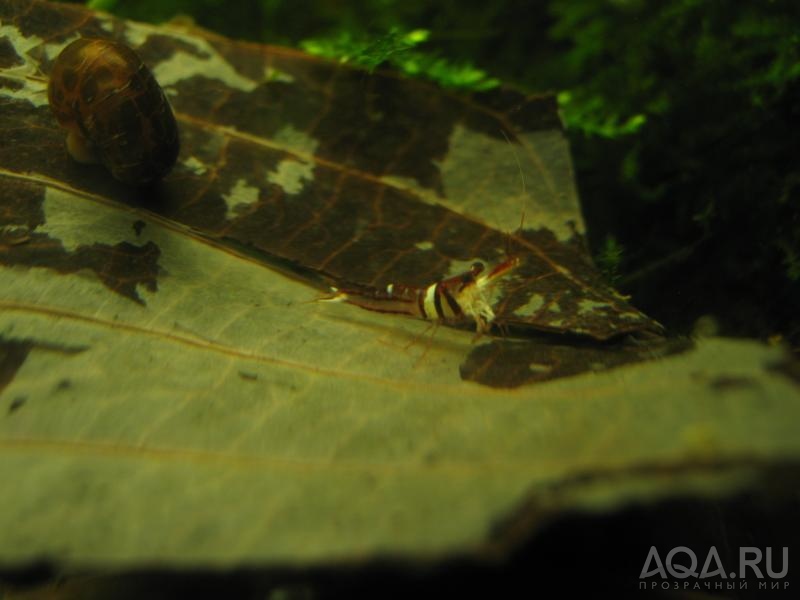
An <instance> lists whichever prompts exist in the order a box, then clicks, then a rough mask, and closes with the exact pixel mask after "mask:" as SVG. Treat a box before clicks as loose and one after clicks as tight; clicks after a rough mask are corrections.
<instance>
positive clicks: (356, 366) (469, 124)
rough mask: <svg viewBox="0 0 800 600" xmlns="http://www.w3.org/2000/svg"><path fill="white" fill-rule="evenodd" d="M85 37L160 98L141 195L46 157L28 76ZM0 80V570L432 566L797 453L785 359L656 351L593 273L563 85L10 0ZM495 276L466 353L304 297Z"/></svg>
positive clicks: (98, 173) (743, 345) (41, 96)
mask: <svg viewBox="0 0 800 600" xmlns="http://www.w3.org/2000/svg"><path fill="white" fill-rule="evenodd" d="M79 36H91V37H106V38H113V39H115V40H120V41H124V42H126V43H128V44H129V45H131V46H133V47H135V48H136V49H137V50H138V51H139V52H140V54H141V56H142V57H143V59H144V60H145V62H146V63H147V64H148V65H149V66H150V68H151V69H152V71H153V73H154V74H155V76H156V78H157V79H158V80H159V82H160V83H161V85H162V86H163V87H164V89H165V91H166V93H167V95H168V97H169V99H170V101H171V102H172V104H173V107H174V109H175V112H176V116H177V119H178V123H179V127H180V134H181V140H182V149H181V154H180V157H179V160H178V164H177V166H176V167H175V169H174V170H173V171H172V173H171V174H170V175H168V176H167V177H166V178H165V179H164V180H163V181H162V182H160V183H159V184H157V185H155V186H153V187H150V188H146V189H134V188H130V187H125V186H123V185H122V184H120V183H117V182H115V181H114V180H113V179H112V178H111V177H110V175H109V174H108V173H107V172H106V171H105V170H103V169H102V168H100V167H97V166H87V165H80V164H77V163H75V162H73V161H72V160H71V159H70V158H69V157H68V156H67V154H66V152H65V149H64V134H63V132H62V131H60V130H59V129H58V127H57V126H56V123H55V120H54V118H53V117H52V115H51V113H50V111H49V108H48V106H47V100H46V84H47V76H48V73H49V72H50V69H51V67H52V64H53V61H54V59H55V57H56V56H57V54H58V52H59V51H60V50H61V49H62V48H63V47H64V46H65V45H66V44H68V43H69V42H71V41H72V40H74V39H76V38H77V37H79ZM0 69H2V71H0V136H1V139H2V142H1V143H0V480H2V481H3V482H5V483H6V486H5V488H6V491H5V492H4V493H2V494H0V531H2V535H0V563H2V564H4V565H13V566H24V565H25V564H26V563H27V562H28V561H31V560H38V559H42V558H45V559H50V560H53V561H55V562H56V563H57V564H59V565H60V566H62V567H63V568H65V569H70V568H83V567H87V566H97V565H100V566H105V567H109V568H114V569H121V568H137V567H141V566H142V565H153V564H156V563H161V564H163V563H164V562H166V563H168V564H173V565H182V566H197V565H213V566H232V565H241V564H247V565H260V566H266V567H270V566H286V565H292V566H309V565H315V564H316V565H319V564H335V563H340V562H349V563H352V562H354V561H359V560H362V561H363V560H368V559H370V558H373V557H383V558H385V557H402V558H414V559H417V560H423V559H431V558H441V557H446V556H452V555H453V554H464V553H469V552H474V553H480V552H482V551H485V550H488V549H497V548H501V549H505V548H507V547H508V545H509V544H510V543H511V541H513V540H518V539H519V538H520V535H522V536H527V535H530V534H531V533H532V532H533V531H535V530H536V529H537V528H538V527H539V526H540V525H541V524H542V523H543V522H544V521H546V520H548V519H551V518H555V517H557V516H558V515H559V514H562V513H564V512H567V511H570V510H574V509H576V508H585V509H587V510H595V511H596V510H611V509H612V508H614V507H616V506H619V505H621V504H624V503H626V502H630V501H633V500H639V501H649V500H652V499H656V498H659V497H663V496H665V495H667V494H674V493H686V494H701V493H702V494H722V493H725V492H727V491H728V490H732V489H739V488H740V487H741V486H742V485H746V484H750V485H755V484H758V483H762V482H763V481H764V480H765V479H766V478H769V473H773V472H775V471H774V469H772V468H771V467H774V466H780V467H785V466H787V465H788V466H789V467H791V468H793V465H795V464H796V460H797V457H798V452H799V451H800V440H798V436H797V435H796V428H795V425H794V424H795V423H796V422H797V419H798V417H799V416H800V414H798V413H800V408H798V407H800V402H798V396H799V395H798V390H797V381H796V378H792V377H789V376H787V375H786V373H790V372H792V367H790V366H787V365H790V362H789V359H787V358H786V357H785V356H784V355H783V353H782V351H781V350H780V349H778V348H765V347H762V346H760V345H758V344H756V343H747V342H736V341H729V340H720V339H709V340H704V341H701V342H700V343H698V345H697V347H696V348H694V349H691V350H689V349H687V348H679V346H680V344H673V343H666V342H663V341H659V338H658V333H660V327H659V325H658V324H656V323H654V322H653V321H652V320H650V319H648V318H647V317H646V316H644V315H642V314H641V313H640V312H638V311H637V310H636V309H634V308H632V307H631V306H630V305H629V304H628V303H627V302H626V301H625V299H624V298H622V297H621V296H619V295H618V294H616V293H615V292H614V291H613V290H611V289H609V288H607V287H606V286H604V285H603V284H602V283H601V282H600V280H599V278H598V276H597V273H596V271H595V269H594V268H593V266H592V265H591V262H590V260H589V259H588V256H587V254H586V251H585V248H584V243H583V223H582V220H581V217H580V211H579V207H578V202H577V198H576V194H575V189H574V184H573V181H572V173H571V166H570V161H569V155H568V149H567V146H566V143H565V140H564V136H563V133H562V131H561V128H560V123H559V121H558V118H557V115H556V107H555V104H554V101H553V99H552V97H550V96H524V95H521V94H520V93H518V92H514V91H509V90H500V91H493V92H490V93H486V94H479V95H472V96H463V95H458V94H455V93H451V92H445V91H442V90H439V89H437V88H435V87H432V86H431V85H428V84H426V83H421V82H415V81H409V80H406V79H403V78H399V77H397V76H394V75H391V74H381V73H377V74H374V75H369V74H367V73H365V72H362V71H358V70H352V69H349V68H347V67H344V66H342V65H337V64H335V63H331V62H326V61H323V60H320V59H317V58H313V57H309V56H307V55H305V54H302V53H299V52H296V51H293V50H288V49H285V48H275V47H266V46H260V45H255V44H248V43H242V42H235V41H231V40H228V39H224V38H221V37H219V36H216V35H214V34H210V33H208V32H205V31H201V30H197V29H193V28H191V29H187V28H185V27H179V26H178V25H165V26H161V27H154V26H149V25H142V24H136V23H128V22H123V21H120V20H117V19H113V18H111V17H109V16H106V15H100V14H95V13H92V12H90V11H87V10H84V9H82V8H76V7H73V6H69V5H55V4H49V3H46V2H33V1H30V0H27V1H22V0H0ZM521 175H522V176H521ZM523 179H524V185H523ZM523 214H524V223H523V227H522V228H520V223H521V221H522V215H523ZM507 256H515V257H518V258H520V260H521V265H520V267H519V268H518V269H516V270H515V271H514V272H512V273H510V274H508V275H507V276H506V277H504V278H503V279H502V281H501V282H500V285H499V286H498V288H497V290H496V295H495V296H494V305H495V307H496V312H497V314H498V320H497V322H498V324H499V327H498V328H497V331H495V332H493V335H484V336H482V337H481V338H480V339H477V340H475V339H474V337H475V336H474V333H473V331H470V330H468V329H467V328H457V327H438V328H436V330H435V331H428V324H427V323H426V322H424V321H421V320H415V319H413V318H410V317H403V316H396V315H391V314H381V313H375V312H369V311H364V310H361V309H359V308H358V307H354V306H351V305H346V304H333V303H323V302H317V301H316V300H317V299H318V298H319V297H320V295H321V294H324V293H325V292H326V291H327V289H328V287H329V286H331V285H335V286H340V287H341V286H347V285H351V286H375V287H382V286H385V285H386V284H388V283H390V282H399V283H404V284H407V285H416V286H426V285H428V284H430V283H432V282H435V281H437V280H438V279H440V278H443V277H446V276H450V275H453V274H455V273H459V272H462V271H464V270H465V269H466V268H468V266H469V265H470V264H471V263H472V262H474V261H476V260H481V261H483V262H485V263H487V264H490V265H494V264H497V263H499V262H501V261H503V260H505V258H506V257H507ZM652 339H656V341H655V342H654V341H646V340H652ZM676 349H684V350H686V352H683V353H680V354H679V353H676V352H674V350H676ZM642 359H652V360H649V361H643V360H642ZM611 367H615V368H613V369H612V368H611ZM568 375H569V376H570V377H567V376H568ZM532 383H536V385H530V384H532ZM9 490H10V491H9ZM554 490H557V493H556V492H554Z"/></svg>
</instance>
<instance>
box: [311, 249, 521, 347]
mask: <svg viewBox="0 0 800 600" xmlns="http://www.w3.org/2000/svg"><path fill="white" fill-rule="evenodd" d="M519 264H520V259H519V258H518V257H512V258H509V259H507V260H506V261H504V262H502V263H500V264H499V265H497V266H496V267H494V268H493V269H490V270H489V271H486V267H485V266H484V265H483V263H480V262H476V263H473V264H472V266H471V267H470V269H469V271H466V272H464V273H461V274H459V275H455V276H454V277H449V278H447V279H442V280H441V281H438V282H436V283H432V284H430V285H429V286H427V287H414V286H410V285H403V284H398V283H390V284H389V285H387V286H386V288H385V289H377V288H369V287H364V288H351V289H340V288H331V291H332V292H333V294H332V295H331V296H330V297H328V298H324V299H323V300H324V301H327V302H347V303H349V304H353V305H355V306H359V307H361V308H364V309H366V310H372V311H375V312H382V313H393V314H402V315H410V316H412V317H417V318H419V319H425V320H427V321H433V322H435V323H448V324H457V323H464V322H468V321H474V322H475V326H476V330H477V333H478V334H479V335H481V334H484V333H488V331H489V330H490V329H491V326H492V322H493V321H494V319H495V314H494V310H493V309H492V306H491V304H490V300H489V298H490V294H489V292H490V291H491V287H492V285H493V284H494V283H495V282H496V281H497V280H498V279H499V278H500V277H502V276H504V275H506V274H507V273H508V272H509V271H511V270H512V269H515V268H516V267H517V266H518V265H519Z"/></svg>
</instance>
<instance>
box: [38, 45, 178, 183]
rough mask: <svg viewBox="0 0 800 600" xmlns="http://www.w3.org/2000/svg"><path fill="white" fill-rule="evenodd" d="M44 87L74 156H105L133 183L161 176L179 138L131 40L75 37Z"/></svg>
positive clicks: (169, 110) (82, 158)
mask: <svg viewBox="0 0 800 600" xmlns="http://www.w3.org/2000/svg"><path fill="white" fill-rule="evenodd" d="M47 94H48V99H49V101H50V108H51V109H52V111H53V114H54V115H55V117H56V119H57V120H58V123H59V124H60V125H61V126H62V127H63V128H65V129H66V130H67V132H68V134H67V151H68V152H69V154H70V155H71V156H72V158H74V159H75V160H76V161H78V162H84V163H86V162H92V163H96V162H99V163H102V164H103V165H104V166H105V167H106V168H108V170H109V171H111V174H112V175H113V176H114V177H115V178H116V179H118V180H120V181H122V182H124V183H127V184H131V185H143V184H146V183H150V182H151V181H153V180H155V179H158V178H160V177H163V176H164V175H166V174H167V173H168V172H169V170H170V169H171V168H172V166H173V165H174V164H175V160H176V159H177V157H178V151H179V149H180V142H179V140H178V125H177V123H176V122H175V116H174V115H173V114H172V108H171V107H170V105H169V101H168V100H167V97H166V96H165V95H164V91H163V90H162V89H161V86H159V85H158V82H157V81H156V80H155V77H153V74H152V73H151V72H150V70H149V69H148V68H147V66H146V65H145V64H144V63H143V62H142V59H141V58H139V55H137V54H136V52H134V51H133V50H131V49H130V48H129V47H128V46H126V45H124V44H120V43H118V42H112V41H110V40H101V39H89V38H82V39H79V40H76V41H74V42H72V43H71V44H70V45H68V46H67V47H66V48H64V50H62V52H61V54H59V55H58V58H56V61H55V63H54V64H53V70H52V73H51V75H50V84H49V85H48V88H47Z"/></svg>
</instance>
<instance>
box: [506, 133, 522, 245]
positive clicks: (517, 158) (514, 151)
mask: <svg viewBox="0 0 800 600" xmlns="http://www.w3.org/2000/svg"><path fill="white" fill-rule="evenodd" d="M500 133H502V134H503V137H504V138H506V142H508V145H509V146H511V152H513V153H514V161H515V162H516V163H517V169H519V178H520V179H521V180H522V216H521V217H520V219H519V228H518V229H517V231H520V232H521V231H522V225H523V224H524V223H525V198H527V196H528V190H527V188H526V186H525V172H524V171H523V170H522V163H521V162H519V155H518V154H517V151H516V150H515V149H514V144H512V143H511V140H510V139H509V137H508V134H507V133H506V130H505V129H503V128H500Z"/></svg>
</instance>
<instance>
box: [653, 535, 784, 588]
mask: <svg viewBox="0 0 800 600" xmlns="http://www.w3.org/2000/svg"><path fill="white" fill-rule="evenodd" d="M679 556H680V557H684V556H688V557H689V561H688V562H689V565H688V566H686V565H685V564H682V563H685V562H686V560H685V559H683V558H681V559H680V560H681V562H680V563H676V562H675V559H676V558H677V557H679ZM762 558H763V554H762V552H761V549H760V548H756V547H754V546H742V547H741V548H739V571H738V574H737V571H730V572H728V571H726V570H725V568H724V567H723V566H722V561H721V560H720V558H719V553H718V552H717V549H716V547H715V546H711V549H710V550H709V551H708V556H706V560H705V562H704V563H703V568H702V569H701V570H700V572H699V573H698V572H697V564H698V562H697V555H696V554H695V553H694V552H692V550H691V549H689V548H687V547H686V546H678V547H677V548H673V549H672V550H670V551H669V553H668V554H667V556H666V559H665V560H664V562H662V561H661V557H660V556H659V555H658V550H656V547H655V546H650V552H649V553H648V554H647V560H645V561H644V567H642V572H641V573H640V574H639V580H640V581H639V589H648V588H649V589H655V588H657V587H660V588H661V589H665V590H667V589H696V590H702V589H718V590H721V589H729V590H733V589H740V590H744V589H747V584H748V581H747V580H746V577H747V575H748V567H749V569H750V571H751V573H752V575H755V578H756V579H757V580H758V588H759V589H773V590H778V589H787V588H788V587H789V582H788V581H779V580H781V579H783V578H784V577H786V574H787V573H788V572H789V548H788V547H784V548H783V553H782V559H781V564H782V567H781V570H780V571H779V572H776V571H775V570H774V567H773V563H772V560H773V552H772V548H767V551H766V561H765V565H764V566H765V568H766V572H767V577H768V578H769V579H771V580H772V581H765V580H764V579H765V578H764V573H763V572H762V571H761V567H760V566H759V565H760V564H761V559H762ZM653 563H655V566H653ZM668 573H669V575H671V576H672V577H674V578H675V579H688V578H689V577H693V578H695V579H694V580H693V581H683V582H680V581H668V579H669V577H668V575H667V574H668ZM653 575H660V576H661V581H660V582H659V581H658V580H653V581H645V580H646V579H647V578H648V577H651V576H653ZM710 577H717V578H719V580H716V581H698V580H705V579H708V578H710ZM720 580H722V581H720Z"/></svg>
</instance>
